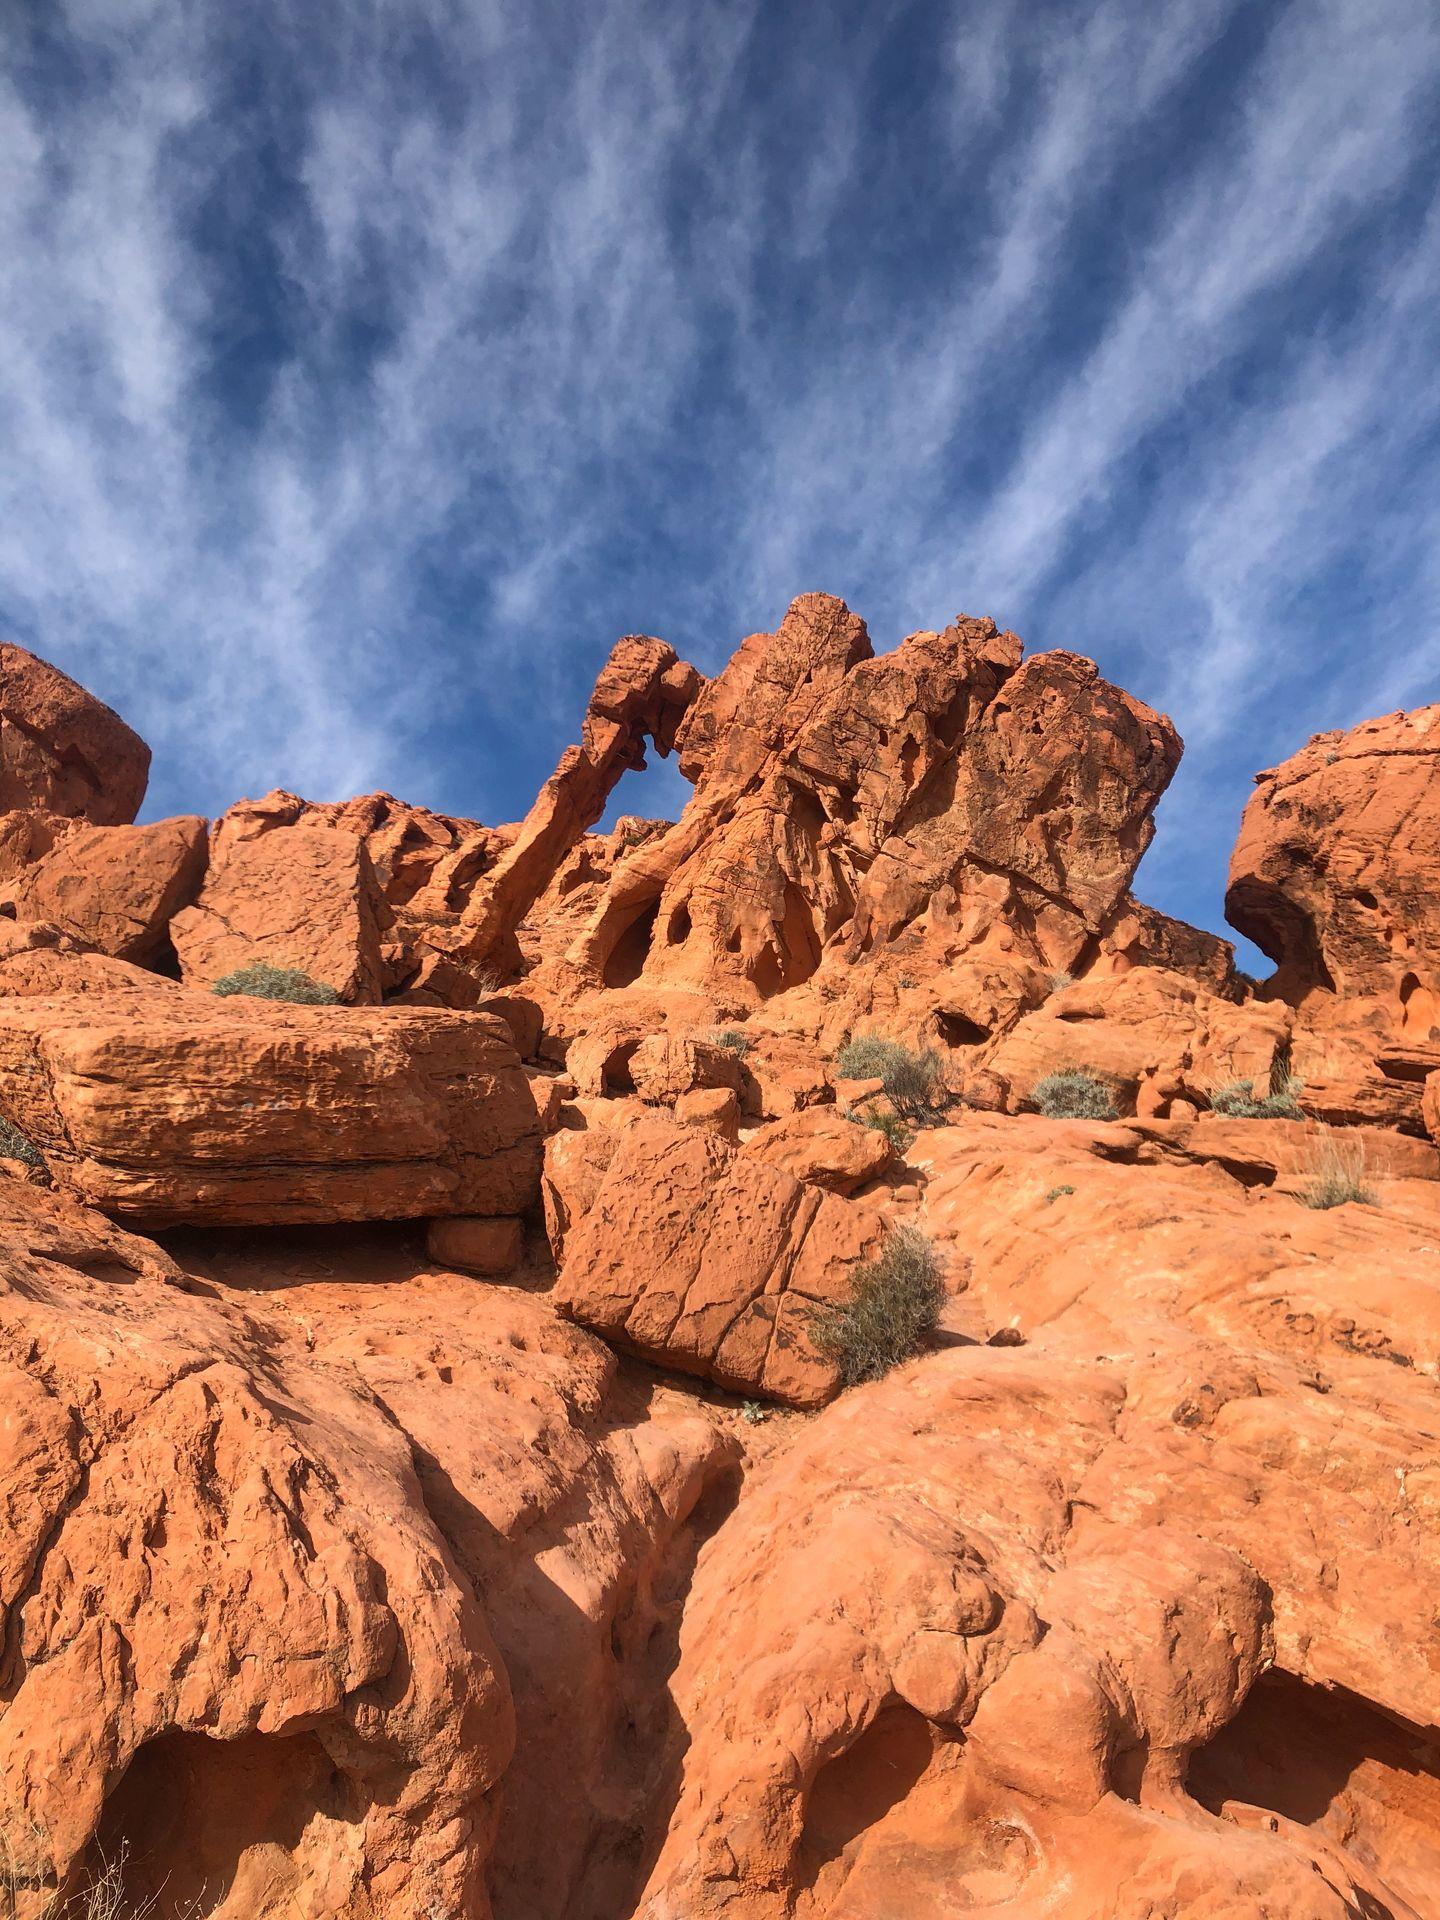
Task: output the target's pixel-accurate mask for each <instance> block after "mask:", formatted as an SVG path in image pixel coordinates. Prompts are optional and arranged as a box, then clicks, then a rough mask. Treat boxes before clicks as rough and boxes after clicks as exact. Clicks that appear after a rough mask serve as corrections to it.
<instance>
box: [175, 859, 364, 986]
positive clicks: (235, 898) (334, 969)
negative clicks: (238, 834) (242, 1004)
mask: <svg viewBox="0 0 1440 1920" xmlns="http://www.w3.org/2000/svg"><path fill="white" fill-rule="evenodd" d="M388 917H389V916H388V909H387V907H386V905H385V902H384V899H383V898H382V896H381V893H380V889H379V886H378V884H377V882H376V879H375V873H374V870H373V868H372V867H371V865H370V858H369V855H368V854H367V853H366V851H365V845H364V842H363V841H362V840H361V839H359V838H358V837H357V836H356V835H355V834H353V833H347V832H346V831H344V830H343V829H342V828H339V827H308V826H297V827H290V828H287V829H285V830H284V831H283V832H270V833H263V834H258V835H256V836H255V837H254V838H250V839H236V838H234V837H232V838H231V839H230V840H229V841H228V843H225V844H224V845H223V850H222V852H221V854H220V855H219V856H218V857H217V858H216V859H215V860H214V861H212V863H211V866H210V871H209V874H208V876H207V877H206V881H205V885H204V888H203V889H202V891H201V893H200V897H199V899H198V900H197V901H196V903H195V905H194V906H193V907H187V908H186V910H185V911H184V912H183V913H180V914H177V915H176V917H175V919H174V921H173V922H172V924H171V929H170V932H171V938H172V939H173V941H174V943H175V951H176V953H177V954H178V955H179V958H180V971H181V976H182V978H183V979H184V980H185V982H186V984H187V985H190V984H194V985H200V986H213V985H214V983H215V982H216V981H217V980H220V979H222V978H223V977H224V976H225V975H226V974H229V973H235V972H237V971H238V970H239V969H240V968H242V967H247V966H252V965H254V964H256V963H257V962H261V961H266V962H269V963H270V964H271V965H273V966H277V967H298V968H299V969H300V971H301V972H302V973H307V974H309V975H310V977H311V979H313V980H319V981H321V982H323V983H324V984H325V985H326V986H330V987H333V988H334V989H335V991H336V992H337V993H338V994H339V995H340V998H341V999H342V1000H345V1001H348V1002H351V1003H352V1004H359V1005H373V1004H374V1003H375V1002H377V1001H378V1000H379V998H380V992H381V957H380V939H381V934H382V931H383V929H384V926H385V924H386V922H387V920H388Z"/></svg>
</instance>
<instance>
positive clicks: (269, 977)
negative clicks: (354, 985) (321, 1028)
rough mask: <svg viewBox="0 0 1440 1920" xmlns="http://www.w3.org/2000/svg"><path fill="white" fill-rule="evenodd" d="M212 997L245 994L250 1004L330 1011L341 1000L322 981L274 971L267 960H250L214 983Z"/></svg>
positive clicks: (293, 969)
mask: <svg viewBox="0 0 1440 1920" xmlns="http://www.w3.org/2000/svg"><path fill="white" fill-rule="evenodd" d="M210 991H211V992H212V993H219V994H225V995H227V996H228V995H230V994H232V993H244V994H248V995H249V996H250V998H251V999H252V1000H291V1001H294V1002H295V1004H296V1005H297V1006H305V1007H333V1006H335V1005H336V1004H337V1003H338V1001H339V999H340V996H339V994H338V993H336V991H335V989H334V987H327V986H326V985H325V983H324V981H323V980H312V979H311V978H310V976H309V974H308V973H302V972H301V970H300V969H299V967H276V966H272V965H271V964H270V962H269V961H268V960H252V961H251V963H250V965H249V966H248V967H237V968H236V970H235V972H234V973H227V974H225V975H224V977H223V978H222V979H219V980H217V981H216V982H215V984H214V986H213V987H212V988H211V989H210Z"/></svg>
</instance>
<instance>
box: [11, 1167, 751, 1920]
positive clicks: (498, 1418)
mask: <svg viewBox="0 0 1440 1920" xmlns="http://www.w3.org/2000/svg"><path fill="white" fill-rule="evenodd" d="M409 1245H410V1243H409V1242H408V1241H406V1240H405V1239H403V1238H397V1237H395V1236H376V1235H370V1236H368V1237H367V1236H365V1235H364V1233H363V1231H361V1232H359V1233H352V1234H350V1235H348V1236H344V1237H340V1238H332V1239H331V1240H329V1241H328V1242H325V1243H322V1242H320V1241H317V1239H316V1237H315V1235H314V1233H313V1232H311V1233H308V1234H305V1235H294V1236H284V1235H281V1236H276V1235H270V1236H259V1235H255V1234H253V1233H243V1234H239V1235H234V1236H228V1237H227V1236H224V1235H217V1234H210V1235H207V1236H204V1237H203V1240H200V1241H197V1246H196V1248H195V1249H193V1252H194V1259H193V1260H191V1259H190V1258H189V1256H187V1268H185V1269H182V1268H181V1267H180V1266H178V1265H177V1264H176V1262H175V1261H174V1260H173V1259H171V1258H169V1257H168V1256H167V1255H165V1254H163V1253H162V1252H161V1251H160V1249H159V1248H157V1247H154V1246H152V1245H150V1244H149V1243H147V1242H144V1241H140V1240H137V1239H135V1238H134V1236H132V1235H129V1234H124V1233H121V1232H119V1231H118V1230H117V1229H115V1228H113V1227H110V1226H108V1225H107V1224H106V1223H105V1222H103V1221H102V1220H100V1219H99V1218H98V1217H97V1216H95V1215H93V1214H86V1213H85V1212H83V1210H81V1209H79V1208H77V1207H75V1206H73V1205H72V1204H70V1203H67V1202H64V1201H62V1200H59V1199H56V1198H54V1197H51V1196H47V1195H44V1194H37V1193H35V1192H34V1191H33V1190H31V1189H27V1188H24V1187H20V1186H18V1184H17V1183H15V1182H12V1181H7V1180H0V1419H3V1423H4V1431H5V1433H6V1436H7V1444H6V1447H5V1450H4V1458H3V1463H0V1480H3V1482H4V1487H3V1491H4V1499H5V1513H6V1515H7V1516H8V1518H7V1522H6V1525H5V1527H4V1528H3V1530H0V1593H3V1599H4V1603H5V1605H6V1607H7V1608H8V1609H9V1612H8V1619H7V1622H6V1626H7V1645H8V1646H9V1647H10V1649H11V1672H10V1680H9V1683H8V1685H7V1689H6V1705H5V1713H4V1715H3V1716H0V1771H3V1775H4V1779H5V1785H6V1802H7V1809H8V1813H9V1816H10V1818H9V1824H8V1826H7V1830H6V1838H7V1843H8V1844H9V1846H10V1848H11V1851H10V1853H9V1854H8V1855H7V1871H11V1870H17V1869H18V1873H19V1876H20V1877H21V1885H20V1887H19V1889H18V1894H17V1901H18V1903H17V1907H16V1911H17V1915H18V1916H23V1917H24V1920H33V1915H34V1914H36V1913H38V1912H40V1911H42V1910H43V1908H44V1906H45V1904H46V1900H47V1898H48V1895H47V1894H46V1893H45V1892H44V1891H43V1890H40V1889H37V1890H35V1891H34V1892H33V1894H32V1893H31V1892H30V1891H29V1890H27V1888H26V1886H25V1884H24V1876H25V1875H27V1874H28V1873H30V1872H32V1871H33V1872H34V1873H35V1874H36V1876H37V1878H38V1877H39V1876H43V1875H44V1874H46V1873H47V1872H48V1871H51V1870H53V1871H54V1872H55V1873H56V1875H57V1876H58V1879H59V1883H60V1889H59V1891H60V1894H61V1895H62V1896H63V1895H64V1894H66V1893H68V1892H70V1891H78V1890H79V1889H80V1888H82V1887H83V1885H84V1883H85V1879H86V1869H87V1868H95V1869H98V1867H99V1865H100V1863H101V1859H102V1857H104V1858H108V1859H112V1860H113V1859H117V1858H120V1857H121V1848H122V1843H123V1844H124V1846H125V1848H126V1849H127V1851H126V1853H125V1856H124V1857H125V1871H124V1881H125V1892H126V1895H127V1901H128V1902H133V1908H130V1907H128V1906H127V1910H139V1908H140V1907H141V1906H142V1905H143V1904H144V1903H145V1902H146V1901H147V1900H148V1899H151V1898H153V1899H154V1900H155V1901H156V1903H157V1905H156V1908H155V1910H156V1911H157V1912H158V1911H164V1910H165V1909H166V1907H167V1906H168V1905H169V1903H171V1902H173V1903H174V1905H175V1908H176V1910H177V1911H187V1910H190V1911H212V1912H214V1913H215V1914H216V1915H217V1917H219V1920H231V1916H239V1915H242V1914H243V1915H246V1916H251V1917H252V1920H284V1916H287V1915H289V1916H293V1915H295V1914H296V1913H298V1912H304V1913H311V1914H317V1915H318V1914H329V1915H334V1916H336V1920H361V1917H362V1916H366V1915H369V1916H374V1915H377V1914H379V1913H381V1912H383V1913H385V1914H387V1915H395V1916H397V1917H399V1916H411V1917H413V1920H425V1916H427V1915H429V1914H431V1913H434V1912H443V1913H446V1914H460V1913H465V1914H475V1915H477V1916H478V1915H480V1914H482V1913H488V1912H490V1911H491V1910H492V1908H491V1903H492V1902H493V1903H494V1904H493V1910H494V1912H495V1913H496V1914H497V1915H499V1916H506V1915H509V1916H518V1915H520V1914H529V1915H533V1916H537V1920H539V1917H541V1916H543V1917H544V1920H560V1916H562V1915H564V1914H566V1913H580V1912H593V1913H604V1912H612V1913H618V1912H620V1911H623V1899H624V1898H628V1897H630V1895H632V1894H633V1888H634V1866H633V1861H632V1859H631V1856H630V1854H629V1852H628V1850H627V1844H626V1831H627V1822H626V1819H625V1816H624V1813H623V1808H624V1806H625V1805H626V1804H627V1803H628V1802H631V1801H632V1800H635V1799H638V1797H639V1796H640V1794H641V1793H642V1791H643V1788H644V1785H645V1773H644V1767H645V1757H646V1754H647V1752H648V1751H649V1746H650V1741H649V1739H648V1730H647V1736H646V1737H642V1738H641V1739H640V1740H639V1741H638V1743H637V1719H638V1721H640V1722H642V1723H643V1722H645V1721H646V1720H647V1719H648V1716H649V1713H650V1707H649V1704H648V1688H649V1686H650V1680H649V1664H648V1661H649V1658H651V1657H653V1659H655V1660H656V1661H659V1662H663V1660H664V1658H665V1652H666V1648H667V1645H668V1643H669V1641H670V1638H671V1635H672V1628H671V1625H670V1622H669V1619H668V1617H667V1616H666V1615H665V1613H664V1611H663V1609H664V1608H665V1606H666V1599H665V1595H666V1590H667V1586H668V1583H669V1582H670V1580H671V1579H672V1578H673V1577H674V1576H675V1574H676V1572H677V1571H678V1570H681V1569H684V1568H685V1567H687V1566H688V1564H689V1563H690V1561H691V1560H692V1559H693V1557H694V1552H695V1546H696V1544H697V1542H698V1539H699V1537H700V1534H701V1530H702V1528H703V1525H704V1524H705V1522H704V1516H705V1514H706V1513H707V1511H708V1510H709V1508H710V1507H712V1506H713V1505H714V1504H715V1501H716V1499H718V1497H719V1495H720V1494H721V1493H722V1491H723V1488H724V1484H725V1481H726V1478H727V1476H729V1475H731V1474H732V1473H733V1471H734V1460H735V1456H736V1453H737V1448H736V1445H735V1443H734V1441H733V1440H732V1439H730V1438H729V1437H728V1436H727V1434H726V1433H724V1432H723V1431H722V1430H720V1429H719V1428H718V1427H717V1425H716V1424H715V1423H714V1422H712V1421H711V1420H709V1419H705V1418H702V1417H700V1416H699V1412H698V1410H697V1409H696V1408H695V1406H694V1404H693V1402H691V1401H688V1400H686V1399H684V1398H682V1397H681V1396H679V1395H675V1394H669V1393H667V1392H666V1390H665V1389H664V1388H663V1387H661V1388H659V1389H657V1390H654V1391H652V1392H650V1393H648V1394H647V1395H645V1396H644V1397H643V1399H641V1400H639V1401H636V1402H634V1403H631V1402H629V1401H627V1400H626V1399H625V1398H624V1396H623V1394H617V1392H616V1388H617V1385H618V1383H617V1381H616V1377H615V1376H616V1366H615V1361H614V1360H613V1358H612V1357H611V1355H610V1354H609V1353H608V1352H607V1350H606V1349H605V1347H604V1346H603V1344H602V1343H601V1342H599V1341H597V1340H594V1339H592V1338H591V1337H590V1336H588V1335H587V1334H585V1333H583V1332H582V1331H581V1330H579V1329H577V1328H569V1327H565V1326H562V1325H560V1324H559V1323H557V1321H556V1320H555V1318H554V1315H553V1314H552V1313H551V1311H550V1309H549V1308H548V1306H547V1305H546V1304H545V1303H544V1301H543V1300H539V1299H533V1298H530V1297H527V1296H526V1295H525V1294H524V1293H523V1292H520V1291H519V1290H516V1289H510V1288H493V1289H489V1288H487V1289H483V1290H482V1289H479V1288H477V1285H476V1283H475V1282H474V1281H472V1280H467V1279H463V1278H461V1277H459V1276H456V1275H451V1274H444V1273H436V1272H434V1271H433V1269H432V1270H426V1269H425V1268H424V1267H423V1265H421V1263H420V1262H419V1259H418V1254H414V1253H408V1252H407V1248H408V1247H409ZM337 1275H338V1276H340V1277H336V1276H337ZM477 1297H481V1298H483V1301H484V1310H483V1312H477V1310H476V1302H477ZM712 1496H713V1497H712ZM692 1515H694V1516H696V1517H695V1519H694V1520H693V1521H692ZM481 1596H483V1599H482V1598H481ZM647 1650H648V1652H647ZM561 1675H563V1681H562V1680H561V1678H560V1676H561ZM642 1695H644V1696H645V1697H644V1698H642V1697H641V1696H642ZM502 1781H503V1791H502V1789H501V1783H502ZM27 1900H33V1904H32V1905H27Z"/></svg>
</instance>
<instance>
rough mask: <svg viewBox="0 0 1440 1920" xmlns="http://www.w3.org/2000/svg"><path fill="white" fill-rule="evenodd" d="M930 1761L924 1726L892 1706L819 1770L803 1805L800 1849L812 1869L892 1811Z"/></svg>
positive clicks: (911, 1712)
mask: <svg viewBox="0 0 1440 1920" xmlns="http://www.w3.org/2000/svg"><path fill="white" fill-rule="evenodd" d="M934 1757H935V1736H934V1732H933V1730H932V1728H931V1726H930V1722H929V1721H928V1720H927V1719H926V1718H925V1716H924V1715H923V1714H921V1713H917V1712H916V1711H915V1709H914V1707H910V1706H906V1705H905V1704H904V1703H903V1702H902V1701H895V1702H893V1703H892V1704H891V1705H890V1706H888V1707H882V1708H881V1710H880V1712H879V1713H878V1714H876V1716H875V1718H874V1719H873V1720H872V1721H871V1722H870V1725H869V1726H868V1727H867V1728H866V1729H865V1731H864V1733H862V1734H861V1736H860V1738H859V1739H858V1740H857V1741H855V1743H854V1744H853V1746H850V1747H847V1748H846V1750H845V1752H844V1753H842V1754H840V1755H838V1756H837V1758H835V1759H834V1760H831V1761H829V1762H828V1763H827V1764H826V1765H825V1766H823V1767H821V1769H820V1771H819V1772H818V1773H817V1774H816V1776H815V1779H814V1781H813V1782H812V1784H811V1787H810V1792H809V1794H808V1795H807V1796H806V1801H805V1832H804V1838H803V1845H804V1847H805V1850H806V1852H807V1853H809V1854H810V1855H811V1857H812V1860H813V1862H814V1864H815V1865H816V1866H819V1865H820V1864H821V1863H822V1862H824V1861H826V1860H833V1859H835V1858H836V1856H837V1855H838V1854H840V1853H843V1852H844V1850H845V1848H846V1847H848V1846H849V1845H850V1843H851V1842H852V1841H853V1840H856V1839H858V1838H859V1836H860V1835H861V1834H862V1833H864V1832H865V1830H866V1828H867V1827H873V1826H874V1825H875V1824H876V1823H877V1822H878V1821H880V1820H883V1819H884V1817H885V1815H886V1814H887V1813H889V1812H890V1810H891V1809H892V1808H893V1807H896V1806H898V1805H899V1804H900V1802H901V1801H902V1800H903V1799H904V1798H905V1796H906V1795H907V1794H908V1793H909V1792H910V1790H911V1789H912V1788H913V1787H914V1786H915V1785H916V1783H917V1782H918V1781H919V1779H920V1777H921V1776H922V1774H923V1773H924V1772H925V1770H926V1768H927V1767H928V1766H929V1765H930V1762H931V1760H932V1759H933V1758H934Z"/></svg>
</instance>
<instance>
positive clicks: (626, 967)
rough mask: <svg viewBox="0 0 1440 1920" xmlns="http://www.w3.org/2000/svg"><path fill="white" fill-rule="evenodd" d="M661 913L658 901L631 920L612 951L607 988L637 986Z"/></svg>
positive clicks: (606, 977)
mask: <svg viewBox="0 0 1440 1920" xmlns="http://www.w3.org/2000/svg"><path fill="white" fill-rule="evenodd" d="M659 911H660V902H659V901H658V900H656V901H654V902H653V903H652V904H651V905H650V906H648V907H646V908H645V909H644V910H643V911H642V912H641V913H640V914H638V915H637V916H636V918H635V919H634V920H632V921H631V923H630V925H629V926H628V927H627V928H626V929H625V931H624V932H623V933H622V934H621V935H620V937H619V939H618V940H617V941H616V942H615V944H614V946H613V947H612V948H611V949H610V957H609V959H608V960H607V961H606V962H605V970H604V973H603V975H602V976H601V977H602V978H603V980H604V982H605V985H606V986H607V987H629V986H633V985H634V984H635V982H636V981H637V980H638V979H639V978H640V975H641V974H642V973H643V972H644V970H645V962H646V961H647V960H648V959H649V958H650V947H651V943H652V942H653V940H654V938H655V918H656V915H657V914H658V913H659Z"/></svg>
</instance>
